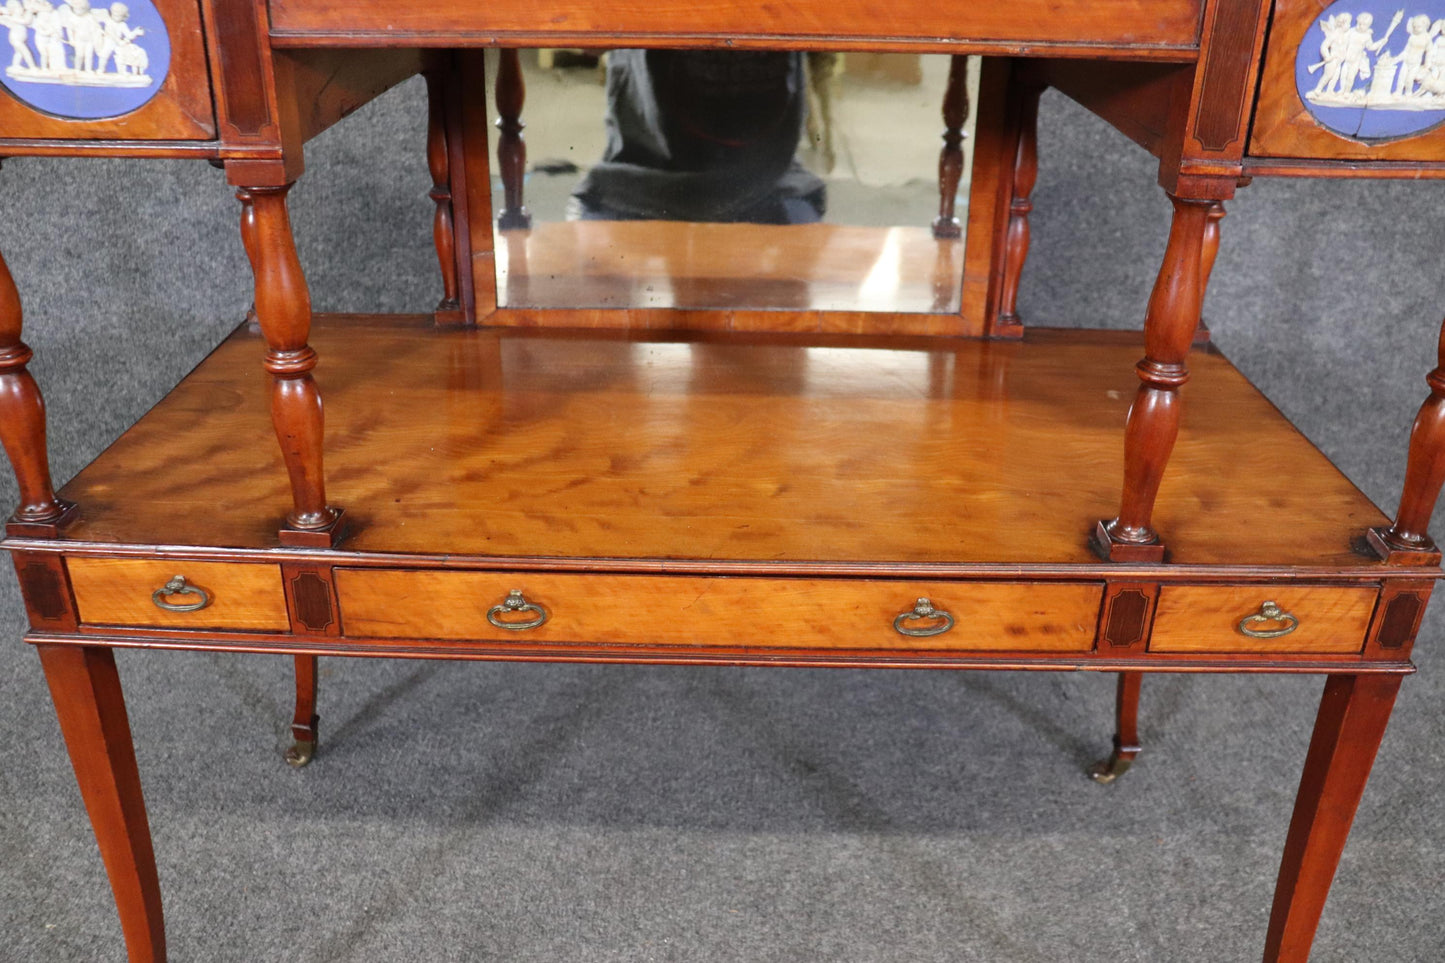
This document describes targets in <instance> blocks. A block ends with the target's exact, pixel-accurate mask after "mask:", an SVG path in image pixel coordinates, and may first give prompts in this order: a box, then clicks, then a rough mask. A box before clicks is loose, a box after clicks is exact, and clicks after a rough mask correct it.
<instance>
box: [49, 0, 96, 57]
mask: <svg viewBox="0 0 1445 963" xmlns="http://www.w3.org/2000/svg"><path fill="white" fill-rule="evenodd" d="M60 14H61V24H62V25H63V26H64V27H65V36H66V42H67V43H68V44H70V47H71V49H72V50H73V51H74V52H75V69H76V70H77V71H78V72H80V73H83V74H90V73H96V72H97V64H96V57H97V54H99V52H100V45H101V44H102V43H104V42H105V31H104V29H103V28H102V27H101V25H100V19H99V18H98V17H97V16H96V15H95V11H93V10H91V9H90V0H65V7H64V8H62V9H61V11H60Z"/></svg>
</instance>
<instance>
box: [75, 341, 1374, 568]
mask: <svg viewBox="0 0 1445 963" xmlns="http://www.w3.org/2000/svg"><path fill="white" fill-rule="evenodd" d="M313 344H314V345H315V347H316V348H317V350H318V351H319V352H320V355H321V359H322V360H321V364H320V366H319V367H318V368H317V370H316V376H317V379H318V382H319V384H320V387H321V389H322V392H323V396H324V398H325V401H326V418H327V453H326V460H327V464H326V470H327V475H328V481H329V484H330V493H331V494H330V497H331V498H332V500H333V501H334V502H335V503H337V504H340V505H343V506H345V507H346V509H347V511H348V514H349V515H350V517H351V518H353V519H354V523H355V525H356V530H355V532H354V534H353V535H352V536H350V537H349V538H348V540H347V542H346V545H345V546H344V551H347V552H358V553H419V554H426V555H430V556H436V555H440V554H446V555H451V556H460V557H468V556H478V557H488V558H493V559H495V558H499V557H500V558H515V559H527V558H533V559H535V558H541V559H557V558H574V559H621V560H627V559H630V560H642V561H641V562H640V563H639V564H638V566H637V567H639V568H646V567H647V565H649V564H653V565H656V564H660V563H663V562H665V561H666V560H677V559H686V560H693V561H700V562H703V563H707V564H710V565H718V566H720V570H726V569H727V568H728V565H729V564H754V565H756V564H766V565H770V566H776V565H781V566H783V567H785V568H786V567H789V566H793V567H796V568H798V570H799V571H807V570H808V563H815V562H816V563H830V564H834V565H841V566H842V567H843V569H844V570H850V569H851V570H855V571H858V572H863V573H866V572H870V571H884V570H887V569H888V567H889V566H895V567H902V568H904V569H907V568H908V567H909V566H912V567H915V568H918V569H919V570H923V571H936V572H938V573H939V574H943V573H946V572H947V571H950V570H954V569H958V567H960V566H968V565H1009V564H1017V565H1026V566H1027V565H1037V566H1048V565H1060V566H1072V565H1080V564H1096V563H1097V559H1095V557H1094V556H1093V555H1092V554H1091V552H1090V550H1089V548H1088V545H1087V542H1086V538H1087V535H1088V533H1089V531H1090V529H1091V527H1092V524H1093V521H1094V520H1095V519H1097V518H1102V517H1107V516H1108V515H1110V514H1111V513H1112V510H1113V509H1114V507H1115V503H1116V500H1117V497H1118V486H1119V479H1120V477H1121V474H1122V448H1123V445H1122V438H1121V437H1120V432H1119V426H1120V425H1121V424H1123V422H1124V416H1125V412H1126V411H1127V409H1128V406H1129V403H1130V401H1131V400H1132V398H1133V395H1134V391H1135V388H1136V386H1137V384H1138V381H1137V379H1136V377H1135V375H1134V372H1133V364H1134V362H1135V361H1136V360H1137V358H1138V355H1139V350H1140V344H1139V335H1138V334H1137V333H1132V332H1128V333H1125V332H1120V333H1103V332H1062V331H1059V332H1048V331H1042V332H1032V333H1031V334H1030V336H1029V337H1028V339H1027V340H1026V341H1025V342H1023V343H1006V342H978V341H959V340H942V339H892V340H889V341H885V340H881V339H878V340H872V341H860V340H857V339H851V340H850V339H842V338H838V339H834V340H832V341H830V340H829V339H828V337H827V336H826V335H816V334H815V335H811V336H809V339H808V340H806V341H805V340H802V339H801V338H797V337H793V336H786V335H740V334H735V333H729V332H718V333H710V332H702V333H694V334H692V335H658V334H647V333H645V332H636V333H631V334H627V333H621V332H595V333H594V332H585V331H555V330H554V331H526V330H498V329H476V330H460V331H438V330H435V329H432V328H430V327H429V326H428V325H427V323H426V322H425V321H424V320H423V319H419V318H369V319H368V318H360V317H344V316H332V317H321V318H319V319H318V323H317V325H316V327H315V329H314V337H313ZM263 350H264V349H263V347H262V344H261V341H260V338H259V337H258V336H255V335H251V334H249V333H247V332H246V331H245V330H244V329H242V330H239V331H238V332H237V333H235V334H234V335H232V336H231V337H230V338H229V339H228V340H227V341H226V342H224V343H223V344H222V345H221V346H220V347H219V348H218V349H217V351H216V352H215V353H214V354H213V355H212V356H211V357H210V358H209V359H207V360H206V361H205V362H204V363H203V364H202V365H201V366H200V367H199V368H198V369H197V370H196V371H195V372H194V373H193V374H192V375H191V376H190V377H189V378H187V379H186V381H184V382H183V383H182V384H181V385H180V386H179V387H178V388H176V389H175V390H174V391H173V392H172V393H171V394H170V395H169V396H168V397H167V398H166V399H165V400H164V401H162V402H161V403H160V404H159V405H158V406H157V407H156V408H155V409H154V410H152V411H151V412H150V414H148V415H147V416H146V417H145V418H144V419H143V420H142V421H141V422H140V423H139V424H138V425H136V426H135V427H134V428H132V429H131V430H130V431H129V432H127V433H126V434H125V435H124V436H123V437H122V438H121V439H120V440H119V441H117V442H116V444H115V445H113V446H112V447H111V448H110V449H109V450H108V451H107V452H105V453H104V454H102V455H101V456H100V458H98V459H97V460H96V461H95V462H94V463H93V464H92V465H91V466H90V467H88V468H86V469H85V470H84V471H83V472H82V473H81V474H80V475H79V476H77V477H76V478H75V479H74V480H73V481H72V482H71V483H70V484H69V485H68V486H67V487H66V489H65V490H64V494H65V496H66V497H68V498H71V499H73V500H75V501H77V502H78V503H80V504H81V505H83V506H84V511H83V516H82V518H81V520H80V521H79V522H78V523H77V524H76V525H74V526H73V527H72V528H71V529H69V530H68V531H67V532H66V535H65V538H66V540H67V541H75V542H98V543H121V544H137V545H147V544H149V545H156V544H167V545H181V546H187V545H193V546H221V547H234V548H242V549H269V548H274V547H275V546H276V533H275V526H274V519H275V518H276V517H278V516H279V515H281V514H282V513H283V512H284V510H285V508H286V506H287V504H288V502H289V496H288V488H287V483H286V473H285V471H284V470H283V468H282V466H281V464H280V458H279V455H278V454H277V451H276V446H275V444H274V438H273V435H272V428H271V424H270V419H269V418H268V416H267V405H266V403H265V396H266V392H267V390H268V388H267V381H266V379H265V378H264V377H263V376H262V375H261V374H260V372H259V370H258V365H257V363H256V362H257V359H258V358H259V357H260V355H261V354H262V352H263ZM1190 366H1191V369H1192V371H1193V373H1194V374H1193V378H1192V380H1191V381H1190V383H1189V385H1188V386H1187V387H1186V388H1185V389H1184V390H1185V394H1186V401H1187V404H1186V405H1185V415H1184V424H1183V430H1182V433H1181V436H1180V439H1179V442H1178V445H1177V447H1176V449H1175V452H1174V456H1173V459H1172V461H1171V464H1170V470H1169V472H1168V474H1167V475H1166V477H1165V480H1164V487H1163V490H1162V492H1161V494H1160V497H1159V503H1158V508H1157V510H1156V513H1155V519H1156V522H1157V525H1158V527H1159V530H1160V531H1161V532H1164V533H1166V537H1167V538H1168V541H1169V544H1170V547H1171V552H1172V555H1171V557H1172V560H1173V562H1175V563H1179V564H1184V565H1257V566H1304V567H1321V566H1323V567H1329V568H1337V569H1343V568H1354V569H1359V568H1362V567H1368V566H1370V565H1371V564H1377V563H1373V562H1372V561H1371V560H1370V559H1368V558H1365V557H1362V556H1360V555H1356V554H1353V553H1352V552H1351V551H1350V548H1349V545H1350V539H1351V538H1352V537H1354V536H1357V535H1358V534H1359V533H1360V532H1362V531H1363V529H1364V528H1365V527H1367V526H1371V525H1380V524H1385V523H1386V522H1387V521H1388V520H1387V519H1386V518H1385V517H1384V516H1383V515H1382V514H1381V513H1380V512H1379V510H1378V509H1376V508H1375V507H1374V506H1373V505H1372V504H1371V503H1370V502H1369V500H1368V499H1366V497H1365V496H1364V495H1363V494H1361V493H1360V492H1359V491H1358V490H1357V489H1356V488H1355V487H1354V486H1353V485H1352V484H1351V483H1350V482H1349V481H1348V480H1347V479H1346V478H1345V477H1344V476H1343V475H1342V474H1341V473H1340V472H1339V471H1338V470H1337V469H1336V468H1334V466H1333V465H1331V464H1330V463H1329V461H1328V460H1327V459H1326V458H1325V457H1324V455H1322V454H1321V453H1320V452H1319V451H1318V450H1317V449H1315V448H1314V446H1313V445H1311V444H1310V443H1309V442H1308V441H1307V440H1306V439H1305V438H1304V437H1303V436H1301V435H1300V434H1299V433H1298V432H1297V431H1296V430H1295V429H1294V428H1293V427H1292V426H1290V425H1289V424H1288V422H1287V421H1286V420H1285V419H1284V417H1283V416H1282V415H1280V414H1279V412H1278V411H1277V410H1276V409H1275V408H1274V407H1273V406H1272V405H1271V404H1270V403H1269V402H1268V401H1267V400H1266V399H1265V398H1264V397H1263V396H1262V395H1261V394H1260V393H1259V392H1258V391H1257V390H1255V389H1254V388H1253V386H1251V385H1250V384H1249V383H1248V382H1247V381H1246V380H1245V378H1244V377H1243V376H1242V375H1240V374H1239V373H1238V372H1237V371H1235V370H1234V368H1233V367H1232V366H1231V365H1230V364H1229V363H1228V362H1227V361H1226V360H1225V359H1224V358H1223V357H1221V356H1220V355H1218V354H1217V353H1212V352H1204V351H1196V352H1195V353H1194V355H1193V357H1192V358H1191V361H1190ZM879 566H882V568H879Z"/></svg>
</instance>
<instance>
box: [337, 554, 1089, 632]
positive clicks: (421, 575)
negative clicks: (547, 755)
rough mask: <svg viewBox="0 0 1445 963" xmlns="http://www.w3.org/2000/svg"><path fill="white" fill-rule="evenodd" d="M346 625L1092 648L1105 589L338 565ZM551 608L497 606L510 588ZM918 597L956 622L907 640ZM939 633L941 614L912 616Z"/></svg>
mask: <svg viewBox="0 0 1445 963" xmlns="http://www.w3.org/2000/svg"><path fill="white" fill-rule="evenodd" d="M336 589H337V595H338V597H339V599H340V602H341V617H342V624H343V626H344V630H345V632H346V634H347V635H348V636H350V637H353V638H359V637H378V638H432V639H471V640H478V641H490V642H517V643H526V644H530V643H534V642H570V643H595V644H600V645H678V646H704V647H706V646H725V647H747V648H835V649H906V650H920V649H949V650H996V651H1002V650H1014V651H1048V652H1082V651H1087V650H1089V649H1092V648H1093V645H1094V629H1095V625H1096V623H1097V622H1098V618H1099V603H1100V599H1101V596H1102V592H1103V586H1102V585H1101V584H1099V583H1056V582H1051V583H1016V582H971V583H959V582H908V581H899V582H882V581H868V580H862V579H780V578H743V577H738V578H727V577H717V576H694V577H689V576H665V575H567V574H560V575H559V574H506V573H494V572H431V571H395V570H385V569H337V570H336ZM513 590H520V591H521V592H522V593H523V597H524V598H525V600H526V602H527V603H530V604H535V605H536V606H537V607H538V608H540V609H541V610H543V611H545V613H546V615H547V620H546V622H545V623H543V624H541V625H538V626H536V627H535V628H529V629H523V630H514V629H505V628H498V627H497V626H496V625H494V624H493V623H492V622H491V621H489V619H488V614H489V612H492V613H493V614H494V617H496V618H498V619H499V620H502V621H517V622H526V621H529V620H533V621H534V620H535V619H536V618H538V613H537V611H536V609H526V610H523V611H518V612H514V613H507V612H496V611H495V609H494V607H496V606H499V605H501V604H502V603H504V602H505V601H506V599H507V597H508V593H509V592H511V591H513ZM920 597H927V598H929V599H931V600H932V602H933V604H934V605H935V606H936V607H937V608H938V609H942V610H945V611H947V612H949V613H950V614H951V615H952V617H953V618H954V620H955V624H954V625H953V627H952V628H951V629H948V630H946V631H942V632H940V633H938V634H935V635H928V636H916V637H915V636H907V635H904V634H902V633H900V632H899V631H897V630H895V628H894V620H895V619H896V618H897V617H898V616H900V615H904V614H906V613H910V612H911V611H912V610H913V608H914V605H915V602H916V601H917V599H919V598H920ZM900 624H901V625H902V626H903V627H904V628H908V629H924V630H927V629H932V628H938V627H940V626H942V625H943V624H944V622H943V620H941V619H923V618H919V619H905V620H904V621H903V622H902V623H900Z"/></svg>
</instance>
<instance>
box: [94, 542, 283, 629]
mask: <svg viewBox="0 0 1445 963" xmlns="http://www.w3.org/2000/svg"><path fill="white" fill-rule="evenodd" d="M66 567H67V568H68V569H69V570H70V584H71V588H72V590H73V591H74V592H75V604H76V607H77V608H78V609H79V610H80V621H82V622H88V623H90V624H91V625H149V626H159V627H162V628H180V629H203V628H207V629H255V630H259V631H266V630H269V631H275V632H286V631H289V630H290V627H291V621H290V619H289V617H288V616H287V614H286V595H285V592H284V591H283V590H282V587H281V567H280V566H279V565H265V564H252V563H235V564H233V563H230V562H186V561H175V560H166V561H150V560H148V559H118V558H70V559H67V560H66ZM178 575H179V576H181V577H182V578H184V579H185V585H184V587H183V588H180V587H177V588H179V590H178V591H174V592H169V593H168V592H166V591H165V587H166V585H167V583H169V582H171V580H172V579H174V578H175V577H176V576H178ZM157 592H160V595H159V596H157V595H156V593H157ZM158 603H164V604H165V605H170V606H174V607H175V608H169V609H168V608H165V607H164V606H163V605H162V604H158ZM177 609H183V611H177Z"/></svg>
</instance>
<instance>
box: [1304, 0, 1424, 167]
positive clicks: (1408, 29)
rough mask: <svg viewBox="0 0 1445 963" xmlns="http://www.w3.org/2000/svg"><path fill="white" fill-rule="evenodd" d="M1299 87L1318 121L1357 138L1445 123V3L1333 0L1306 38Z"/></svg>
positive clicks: (1406, 132) (1386, 136) (1386, 135)
mask: <svg viewBox="0 0 1445 963" xmlns="http://www.w3.org/2000/svg"><path fill="white" fill-rule="evenodd" d="M1295 83H1296V85H1297V86H1298V88H1299V95H1300V98H1301V99H1302V100H1303V101H1304V102H1305V105H1306V107H1307V108H1308V109H1309V112H1310V114H1311V115H1312V116H1313V117H1314V118H1315V120H1317V121H1319V122H1320V123H1321V124H1323V125H1324V126H1325V127H1328V128H1329V129H1330V130H1332V131H1334V132H1335V133H1337V134H1343V135H1344V136H1346V137H1352V138H1355V139H1357V140H1388V139H1394V138H1399V137H1409V136H1411V135H1412V134H1418V133H1421V132H1422V131H1426V130H1429V129H1430V128H1432V127H1435V126H1436V125H1438V124H1440V123H1442V122H1445V0H1411V2H1409V3H1408V4H1405V5H1401V3H1400V2H1399V0H1336V2H1335V3H1333V4H1331V5H1330V6H1328V7H1326V8H1325V10H1324V11H1323V12H1322V13H1321V14H1320V15H1319V17H1318V18H1316V20H1315V21H1314V22H1313V23H1312V24H1310V27H1309V30H1308V31H1306V32H1305V38H1304V40H1303V41H1301V43H1300V47H1299V53H1298V54H1297V55H1296V57H1295Z"/></svg>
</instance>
